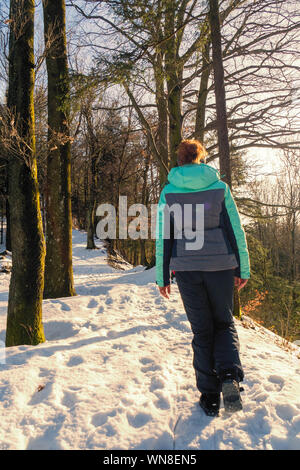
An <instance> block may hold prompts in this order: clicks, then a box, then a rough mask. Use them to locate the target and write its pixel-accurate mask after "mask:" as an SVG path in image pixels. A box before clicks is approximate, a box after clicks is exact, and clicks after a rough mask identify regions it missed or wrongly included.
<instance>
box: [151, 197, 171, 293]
mask: <svg viewBox="0 0 300 470" xmlns="http://www.w3.org/2000/svg"><path fill="white" fill-rule="evenodd" d="M173 241H174V229H173V223H172V220H171V218H170V213H169V210H168V205H167V203H166V198H165V188H164V189H163V190H162V192H161V195H160V198H159V202H158V206H157V214H156V240H155V269H156V284H157V285H159V286H160V287H164V286H168V285H169V284H170V267H169V266H170V259H171V255H172V247H173Z"/></svg>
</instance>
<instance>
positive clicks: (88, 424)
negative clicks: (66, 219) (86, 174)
mask: <svg viewBox="0 0 300 470" xmlns="http://www.w3.org/2000/svg"><path fill="white" fill-rule="evenodd" d="M73 243H74V245H73V252H74V274H75V283H76V290H77V294H78V295H77V296H76V297H72V298H61V299H56V300H45V301H44V308H43V319H44V320H43V322H44V328H45V334H46V338H47V341H46V342H45V343H44V344H41V345H39V346H35V347H32V346H19V347H12V348H7V349H6V351H5V352H6V356H5V358H3V357H2V360H4V359H5V363H4V364H0V421H1V426H0V448H1V449H106V450H110V449H112V450H113V449H123V450H124V449H149V450H154V449H156V450H157V449H159V450H173V449H176V450H177V449H178V450H182V449H189V450H195V449H213V450H214V449H234V450H239V449H298V450H299V449H300V396H299V391H300V375H299V372H300V349H299V348H298V347H296V346H294V347H291V349H288V350H285V349H284V348H282V347H281V346H280V342H281V339H280V338H279V337H277V336H275V335H274V334H273V333H271V332H269V331H267V330H265V329H264V328H262V327H260V326H258V325H256V326H255V329H253V328H249V327H246V326H247V324H245V325H243V324H242V323H241V322H239V321H237V329H238V333H239V337H240V343H241V357H242V362H243V365H244V369H245V381H244V383H243V385H244V388H245V392H244V393H243V394H242V397H243V403H244V410H243V411H241V412H238V413H235V414H234V415H227V414H226V413H225V411H224V409H223V408H222V410H221V413H220V416H219V417H218V418H209V417H207V416H205V415H204V413H203V411H202V410H201V409H200V408H199V406H198V398H199V394H198V392H197V389H196V387H195V379H194V372H193V368H192V350H191V344H190V343H191V339H192V337H191V330H190V326H189V323H188V322H187V319H186V316H185V313H184V310H183V305H182V302H181V300H180V297H179V294H178V290H177V286H176V285H173V286H172V295H171V299H170V300H169V301H168V300H166V299H163V298H162V297H160V296H159V293H158V291H157V288H156V285H155V283H154V269H151V270H148V271H145V270H144V268H142V267H136V268H132V267H127V269H126V270H125V271H121V270H116V269H114V268H112V267H110V266H109V265H108V264H107V254H106V251H105V249H104V248H103V245H102V243H100V242H99V243H98V246H99V248H100V249H99V250H96V251H87V250H86V249H85V243H86V234H85V233H83V232H79V231H74V232H73ZM0 283H1V287H0V340H1V341H4V339H5V325H6V308H7V298H8V286H9V274H8V273H0ZM248 326H249V325H248ZM252 326H253V325H252ZM0 362H1V357H0Z"/></svg>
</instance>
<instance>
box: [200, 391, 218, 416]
mask: <svg viewBox="0 0 300 470" xmlns="http://www.w3.org/2000/svg"><path fill="white" fill-rule="evenodd" d="M199 405H200V407H201V408H202V410H203V411H204V413H205V414H206V415H207V416H219V409H220V393H202V395H201V397H200V400H199Z"/></svg>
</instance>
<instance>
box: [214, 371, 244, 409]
mask: <svg viewBox="0 0 300 470" xmlns="http://www.w3.org/2000/svg"><path fill="white" fill-rule="evenodd" d="M220 380H221V383H222V395H223V402H224V408H225V411H227V412H228V413H235V412H236V411H240V410H242V409H243V405H242V399H241V395H240V392H241V391H242V390H243V389H242V387H241V388H240V385H239V381H238V376H237V374H236V373H235V372H234V371H224V372H223V373H222V374H221V377H220Z"/></svg>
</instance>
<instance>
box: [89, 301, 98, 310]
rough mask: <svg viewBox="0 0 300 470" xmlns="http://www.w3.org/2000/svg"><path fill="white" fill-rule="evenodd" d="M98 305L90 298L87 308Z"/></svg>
mask: <svg viewBox="0 0 300 470" xmlns="http://www.w3.org/2000/svg"><path fill="white" fill-rule="evenodd" d="M97 306H98V302H97V300H95V299H91V300H90V301H89V303H88V306H87V308H96V307H97Z"/></svg>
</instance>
